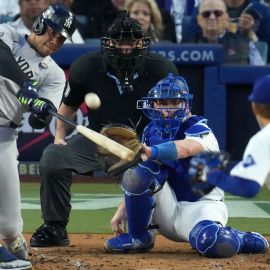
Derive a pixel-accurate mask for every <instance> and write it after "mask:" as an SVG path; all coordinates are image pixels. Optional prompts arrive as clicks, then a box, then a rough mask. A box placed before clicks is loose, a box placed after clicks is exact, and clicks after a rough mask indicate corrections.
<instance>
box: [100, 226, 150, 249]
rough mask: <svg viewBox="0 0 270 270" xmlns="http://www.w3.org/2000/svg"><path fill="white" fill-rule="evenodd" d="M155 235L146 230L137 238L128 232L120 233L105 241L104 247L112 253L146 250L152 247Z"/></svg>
mask: <svg viewBox="0 0 270 270" xmlns="http://www.w3.org/2000/svg"><path fill="white" fill-rule="evenodd" d="M154 242H155V236H154V235H153V234H152V233H151V232H149V231H147V232H146V233H145V234H144V235H142V237H140V238H138V239H134V238H132V237H131V236H130V235H129V234H128V233H124V234H120V235H119V236H116V237H114V238H111V239H109V240H107V241H106V242H105V249H106V250H107V251H109V252H112V253H129V252H134V253H136V252H147V251H149V250H151V249H152V248H153V247H154Z"/></svg>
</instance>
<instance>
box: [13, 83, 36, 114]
mask: <svg viewBox="0 0 270 270" xmlns="http://www.w3.org/2000/svg"><path fill="white" fill-rule="evenodd" d="M34 85H35V83H33V82H32V81H30V80H28V81H24V82H23V84H22V86H21V90H20V91H19V92H18V94H17V98H18V100H19V101H20V102H21V103H22V104H23V105H24V106H27V107H29V108H30V109H31V108H32V106H33V102H34V100H35V99H38V94H37V89H36V88H35V87H34Z"/></svg>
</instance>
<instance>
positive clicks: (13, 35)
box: [0, 24, 65, 125]
mask: <svg viewBox="0 0 270 270" xmlns="http://www.w3.org/2000/svg"><path fill="white" fill-rule="evenodd" d="M0 39H1V40H2V41H3V42H5V43H6V44H7V45H8V46H9V48H10V50H11V52H12V54H13V55H14V58H15V59H16V61H17V63H18V65H19V66H20V68H21V69H22V71H23V72H24V73H25V74H26V75H27V76H28V78H29V79H31V80H35V81H37V82H38V85H37V89H38V94H39V96H40V97H43V98H46V99H49V100H50V101H52V102H53V104H54V105H55V107H56V108H58V107H59V105H60V102H61V99H62V94H63V90H64V86H65V74H64V71H63V70H62V69H61V68H60V67H59V66H58V65H57V64H56V63H55V61H54V60H53V59H52V58H51V57H50V56H46V57H43V56H41V55H40V54H39V53H38V52H37V51H35V50H34V49H33V48H32V47H31V46H30V45H29V43H28V42H27V41H26V40H25V37H23V36H20V35H19V34H18V33H17V31H16V29H15V28H13V27H11V26H9V25H7V24H0ZM1 64H2V63H1ZM5 84H9V86H10V85H14V87H5ZM0 87H1V91H0V116H4V117H5V118H7V119H8V120H9V121H12V122H14V123H15V124H16V125H18V124H19V123H20V122H21V119H22V114H23V113H24V112H25V109H24V107H23V106H22V105H21V104H20V102H19V101H18V100H17V98H16V93H17V91H18V90H19V89H18V86H17V85H16V84H15V83H14V82H12V81H8V80H7V79H5V80H4V78H1V80H0Z"/></svg>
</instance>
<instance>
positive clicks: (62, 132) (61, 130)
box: [54, 103, 77, 145]
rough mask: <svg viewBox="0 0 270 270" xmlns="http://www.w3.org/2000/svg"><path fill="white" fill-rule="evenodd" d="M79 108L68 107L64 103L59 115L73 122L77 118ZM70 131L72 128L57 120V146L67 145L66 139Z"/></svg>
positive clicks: (55, 140)
mask: <svg viewBox="0 0 270 270" xmlns="http://www.w3.org/2000/svg"><path fill="white" fill-rule="evenodd" d="M76 112H77V108H74V107H71V106H68V105H66V104H64V103H62V104H61V106H60V108H59V110H58V113H59V114H61V115H63V116H64V117H66V118H68V119H70V120H73V119H74V118H75V116H76ZM69 131H70V126H68V125H67V124H65V122H63V121H61V120H59V119H57V120H56V131H55V138H54V143H55V144H63V145H66V144H67V143H66V141H65V138H66V136H67V134H68V133H69Z"/></svg>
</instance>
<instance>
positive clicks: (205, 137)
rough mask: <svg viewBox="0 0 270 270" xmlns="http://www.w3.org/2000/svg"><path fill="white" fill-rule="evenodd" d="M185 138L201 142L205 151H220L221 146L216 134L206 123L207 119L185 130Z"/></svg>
mask: <svg viewBox="0 0 270 270" xmlns="http://www.w3.org/2000/svg"><path fill="white" fill-rule="evenodd" d="M185 135H186V137H185V139H190V140H194V141H196V142H198V143H200V144H201V145H202V146H203V148H204V151H207V152H210V151H213V152H216V151H219V146H218V142H217V139H216V137H215V135H214V134H213V132H212V130H211V129H210V128H209V127H208V125H207V124H206V119H202V120H200V121H199V122H198V123H196V124H194V125H192V126H191V127H189V128H188V129H187V130H186V131H185Z"/></svg>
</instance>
